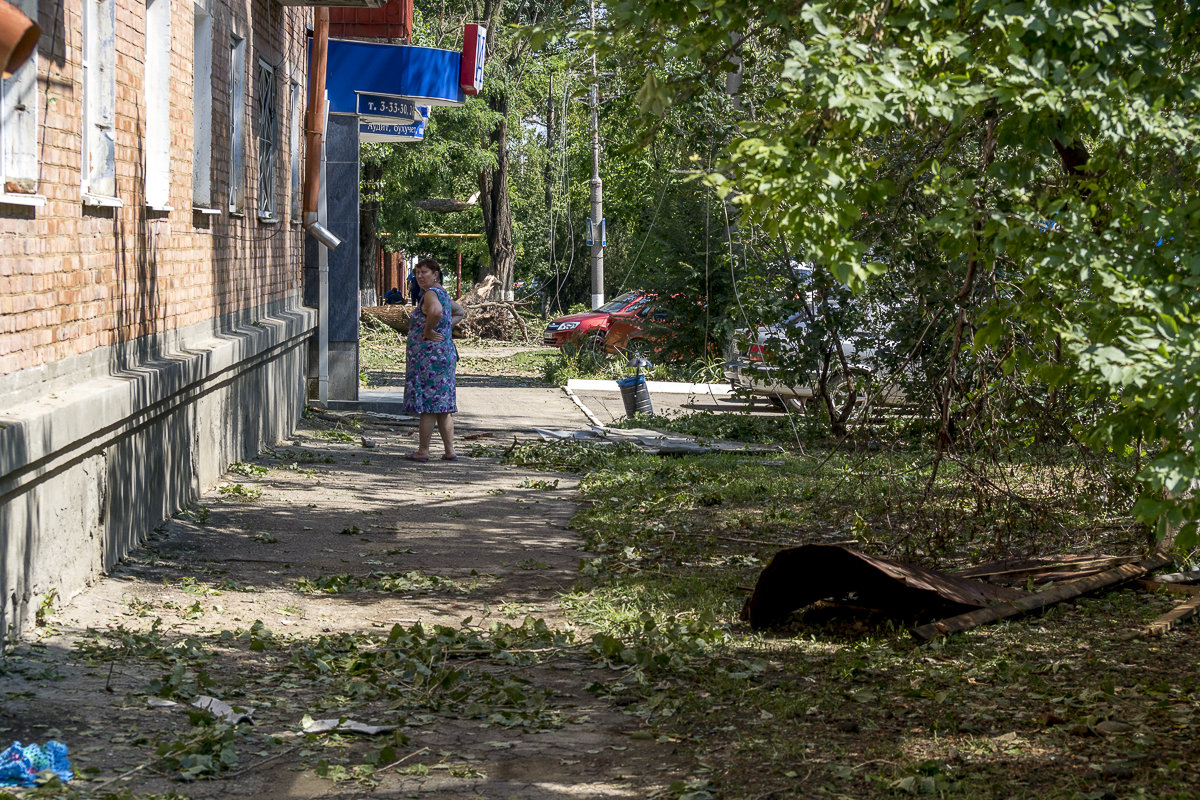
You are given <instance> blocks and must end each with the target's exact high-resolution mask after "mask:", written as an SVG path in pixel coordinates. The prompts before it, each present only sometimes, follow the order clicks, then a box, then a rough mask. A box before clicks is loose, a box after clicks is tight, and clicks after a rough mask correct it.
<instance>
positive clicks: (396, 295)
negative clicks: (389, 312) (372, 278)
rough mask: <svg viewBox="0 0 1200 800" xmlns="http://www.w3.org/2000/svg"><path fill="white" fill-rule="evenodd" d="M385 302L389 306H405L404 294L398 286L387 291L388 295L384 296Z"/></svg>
mask: <svg viewBox="0 0 1200 800" xmlns="http://www.w3.org/2000/svg"><path fill="white" fill-rule="evenodd" d="M383 302H384V303H386V304H388V305H389V306H400V305H404V292H402V291H400V289H399V288H398V287H396V286H393V287H392V288H390V289H388V290H387V294H385V295H384V296H383Z"/></svg>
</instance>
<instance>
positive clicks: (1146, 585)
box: [1138, 575, 1200, 597]
mask: <svg viewBox="0 0 1200 800" xmlns="http://www.w3.org/2000/svg"><path fill="white" fill-rule="evenodd" d="M1138 586H1141V587H1142V588H1143V589H1146V590H1147V591H1151V592H1166V593H1167V594H1181V595H1185V596H1187V597H1195V596H1196V595H1200V586H1196V585H1194V584H1191V583H1171V582H1169V581H1164V580H1163V579H1162V576H1161V575H1159V576H1158V577H1157V578H1149V579H1147V580H1140V581H1138Z"/></svg>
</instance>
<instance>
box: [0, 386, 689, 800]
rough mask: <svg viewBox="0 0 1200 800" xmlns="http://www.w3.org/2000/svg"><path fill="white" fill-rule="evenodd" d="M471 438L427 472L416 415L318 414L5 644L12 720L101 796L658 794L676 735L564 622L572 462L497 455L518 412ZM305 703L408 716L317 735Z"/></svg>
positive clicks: (4, 718)
mask: <svg viewBox="0 0 1200 800" xmlns="http://www.w3.org/2000/svg"><path fill="white" fill-rule="evenodd" d="M467 391H468V392H470V391H476V392H485V391H496V390H488V389H484V388H479V389H475V390H470V389H468V390H467ZM545 391H547V392H552V391H554V390H545ZM467 399H468V401H469V402H468V405H470V404H471V403H475V404H476V405H484V406H486V405H487V403H488V402H489V401H488V400H487V398H484V397H479V398H467ZM491 402H493V403H496V404H501V398H499V397H497V398H495V399H494V400H492V401H491ZM557 402H558V401H557V399H554V400H553V402H551V399H547V403H546V404H545V405H543V406H539V407H538V409H537V410H538V413H539V414H542V415H543V416H544V415H546V414H547V413H548V412H547V411H546V408H548V407H550V406H551V405H553V404H555V403H557ZM554 407H555V408H557V407H558V406H557V405H554ZM513 413H514V412H513V411H512V410H511V409H508V410H507V413H506V415H505V416H503V417H502V418H503V419H505V420H509V421H511V419H512V414H513ZM573 422H574V420H569V419H566V420H564V421H563V424H572V423H573ZM462 433H463V435H464V436H472V437H475V438H473V439H471V440H468V441H463V442H462V443H461V444H460V449H461V451H462V453H463V456H462V457H461V458H460V460H459V461H457V462H443V461H431V462H429V463H427V464H417V463H413V462H410V461H405V460H404V459H403V456H404V455H405V454H406V453H408V452H411V449H412V444H411V439H410V437H411V434H412V428H411V427H410V426H408V425H406V424H404V423H396V422H384V423H379V424H375V423H372V422H371V421H370V420H369V419H368V421H367V423H366V425H365V426H364V427H362V428H353V427H351V426H350V425H349V424H348V423H332V422H330V421H329V420H328V419H311V420H309V421H308V422H307V423H306V425H305V428H304V429H303V430H301V431H300V432H299V433H298V435H297V437H296V438H295V440H294V441H292V442H290V443H285V444H283V445H281V446H279V447H277V448H275V449H274V450H273V451H271V452H269V453H267V454H265V455H264V456H262V457H260V458H259V459H256V460H255V461H254V462H253V463H252V464H249V465H245V466H242V467H240V468H239V470H240V473H241V474H231V475H230V476H228V477H229V479H230V480H229V483H228V484H227V487H228V488H223V489H221V490H219V491H217V492H214V493H210V494H209V495H206V496H205V497H204V498H203V499H202V500H201V501H200V503H199V504H198V505H197V506H196V507H194V508H193V509H191V510H190V511H189V512H188V513H187V514H186V515H184V516H183V517H181V518H177V519H174V520H172V521H171V522H169V523H168V524H166V525H165V526H163V527H162V529H161V530H160V533H159V535H158V536H157V537H156V538H155V539H154V540H153V541H151V542H148V543H147V545H146V546H145V547H143V548H141V549H139V550H138V551H137V552H136V553H135V554H134V555H133V557H131V558H130V559H128V560H127V561H126V562H125V563H123V564H121V565H120V566H118V567H117V568H116V569H114V570H113V572H112V574H111V575H110V576H108V577H107V578H105V579H104V580H102V581H100V582H99V583H98V584H96V585H95V586H93V587H92V588H91V589H89V590H88V591H86V592H85V593H83V594H81V595H80V596H78V597H76V598H74V599H73V600H72V602H71V603H70V604H68V605H65V606H63V607H60V608H55V609H53V610H52V612H50V613H48V614H47V615H46V619H45V623H46V624H45V625H44V626H43V627H41V628H39V630H38V631H37V632H36V633H35V635H33V636H31V637H29V640H28V641H27V642H25V643H23V644H21V645H18V646H15V647H10V648H9V650H8V651H7V653H6V656H5V659H4V662H3V665H2V668H0V692H2V694H0V696H2V697H4V701H3V707H2V712H0V730H3V735H4V736H5V737H6V738H8V739H10V740H20V741H22V742H25V743H29V742H43V741H45V740H47V739H59V740H61V741H63V742H65V743H66V744H67V745H68V747H70V749H71V758H72V763H73V765H74V767H75V768H76V770H77V771H79V772H80V773H81V778H80V779H79V780H77V781H75V782H73V783H72V786H75V787H77V788H78V789H80V790H81V791H84V792H87V793H88V794H89V795H90V796H104V795H105V794H107V793H111V792H118V791H128V792H131V793H133V794H146V793H156V792H157V793H166V792H175V793H178V794H179V795H182V796H187V797H227V796H242V797H263V798H273V797H279V798H283V797H434V798H497V800H501V799H503V800H507V799H508V798H513V797H519V798H526V799H527V800H539V799H540V798H562V797H589V798H599V797H639V798H640V797H650V796H653V795H655V794H656V793H659V792H661V791H662V790H663V789H664V787H666V786H667V785H668V784H670V783H671V782H672V781H675V780H678V779H679V778H680V777H681V776H682V775H683V772H682V771H681V769H680V765H679V763H678V760H677V758H676V757H675V755H674V748H673V746H672V745H671V743H670V742H667V741H660V740H658V739H656V737H655V735H654V733H653V732H652V731H650V730H649V729H647V728H645V727H644V726H643V725H642V724H641V722H640V720H639V718H638V717H636V716H634V715H632V714H628V713H626V712H625V710H623V708H622V707H621V706H620V705H618V704H616V703H614V702H612V701H611V700H605V699H603V698H601V697H598V696H596V695H594V694H593V693H591V692H589V691H588V687H589V685H592V684H606V683H612V682H614V681H617V680H619V679H620V678H621V677H622V673H620V672H619V671H617V670H614V669H611V668H610V667H608V666H607V665H605V664H604V663H603V660H602V659H599V658H597V657H595V656H594V654H590V653H589V652H588V649H587V645H586V643H587V641H588V636H587V634H586V632H582V633H580V634H577V635H576V636H575V638H574V639H573V640H569V641H568V639H567V638H566V637H567V636H568V635H569V633H570V632H569V630H568V629H567V627H566V625H565V623H564V622H563V619H562V612H561V608H560V606H559V600H558V597H559V594H560V593H562V592H564V591H565V590H567V589H568V588H569V587H570V586H571V585H572V584H573V583H574V581H575V580H576V578H577V575H578V566H579V562H580V559H581V558H582V557H585V556H586V553H584V551H583V550H582V545H581V541H580V539H579V537H578V535H577V534H576V533H574V532H573V531H572V530H570V528H569V520H570V518H571V515H572V514H573V513H574V511H575V506H574V504H573V502H572V499H571V492H572V489H573V488H574V485H575V484H574V481H573V479H572V478H571V477H569V476H554V475H547V474H546V473H535V472H531V471H526V470H521V469H516V468H512V467H507V466H504V465H502V464H501V463H500V459H499V458H498V457H497V456H498V453H499V450H500V449H501V447H502V446H507V445H509V444H510V443H511V442H512V440H513V438H514V436H516V437H517V438H523V437H524V436H525V434H523V433H521V432H516V433H514V432H513V429H512V426H511V425H509V426H508V427H506V428H503V429H496V430H491V431H488V430H483V429H482V425H481V424H480V423H479V421H478V420H476V424H475V425H473V426H472V425H467V426H465V427H464V428H463V429H462ZM364 436H365V437H368V438H370V439H371V440H373V441H374V444H375V446H374V447H365V446H364V445H363V443H362V437H364ZM488 447H490V448H491V449H490V450H489V449H487V448H488ZM468 454H471V455H468ZM468 619H469V620H470V622H469V623H467V624H466V625H464V621H465V620H468ZM526 619H528V620H529V622H525V620H526ZM539 621H540V622H539ZM497 622H499V623H502V624H504V625H506V626H509V628H508V630H507V631H506V632H504V633H501V634H495V633H489V628H490V627H491V626H492V624H493V623H497ZM417 623H420V625H419V626H418V625H417ZM543 623H544V625H543ZM437 626H444V628H438V627H437ZM389 637H390V641H389ZM197 695H208V696H213V697H217V698H220V699H221V700H223V701H226V702H228V703H230V704H233V705H235V706H237V707H239V708H240V707H247V708H252V709H254V711H253V724H252V725H251V724H248V723H244V722H243V723H241V724H238V725H236V726H233V725H228V724H221V723H220V722H217V721H214V720H213V719H211V718H210V717H209V715H207V714H204V713H201V712H198V711H195V710H190V709H189V708H188V707H187V705H186V703H187V702H188V701H190V700H191V699H193V698H194V697H195V696H197ZM163 699H170V700H173V701H175V702H177V703H178V705H174V706H167V705H165V703H164V702H163ZM305 717H312V718H314V719H323V718H339V717H347V718H352V719H354V720H357V721H361V722H364V723H368V724H371V725H387V726H396V730H395V731H393V732H388V733H383V734H380V735H374V736H367V735H361V734H338V733H333V734H321V735H305V734H304V733H303V732H302V720H304V718H305ZM188 773H191V774H193V775H195V776H197V777H199V778H200V779H199V780H195V781H189V782H180V781H179V780H178V778H179V776H180V775H181V774H182V775H187V774H188Z"/></svg>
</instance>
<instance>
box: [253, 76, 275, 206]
mask: <svg viewBox="0 0 1200 800" xmlns="http://www.w3.org/2000/svg"><path fill="white" fill-rule="evenodd" d="M278 139H279V119H278V113H277V110H276V108H275V69H274V68H273V67H271V65H270V64H267V63H266V62H265V61H259V62H258V216H259V218H260V219H275V218H276V213H275V161H276V158H275V155H276V153H277V151H278V150H279V144H278Z"/></svg>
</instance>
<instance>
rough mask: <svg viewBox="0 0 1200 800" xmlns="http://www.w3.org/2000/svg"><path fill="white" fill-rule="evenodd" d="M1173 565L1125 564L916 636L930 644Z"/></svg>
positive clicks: (1158, 559) (1162, 559) (1157, 560)
mask: <svg viewBox="0 0 1200 800" xmlns="http://www.w3.org/2000/svg"><path fill="white" fill-rule="evenodd" d="M1170 563H1171V557H1170V556H1168V555H1166V554H1164V553H1155V554H1154V555H1152V556H1150V557H1149V558H1146V559H1143V560H1142V561H1139V562H1138V563H1136V564H1122V565H1121V566H1119V567H1116V568H1115V569H1110V570H1107V571H1105V572H1101V573H1099V574H1097V575H1088V576H1087V577H1086V578H1076V579H1075V580H1071V581H1063V582H1062V583H1059V584H1056V585H1054V586H1052V587H1050V588H1049V589H1046V590H1045V591H1042V592H1038V593H1037V594H1031V595H1029V596H1028V597H1023V598H1021V599H1020V600H1013V601H1011V602H1007V603H998V604H996V605H994V606H989V607H988V608H981V609H979V610H977V611H968V612H967V613H965V614H959V615H958V616H956V617H948V618H947V619H943V620H938V621H936V622H930V623H928V624H926V625H918V626H917V627H915V628H913V631H912V633H913V636H915V637H916V638H918V639H920V640H921V641H929V640H930V639H935V638H937V637H938V636H946V635H948V634H951V633H962V632H963V631H969V630H971V629H972V628H978V627H979V626H980V625H987V624H988V623H989V622H996V621H997V620H1001V619H1005V618H1007V617H1015V616H1019V615H1021V614H1028V613H1029V612H1031V611H1037V610H1038V609H1042V608H1045V607H1046V606H1052V605H1055V604H1057V603H1061V602H1063V601H1065V600H1071V599H1073V598H1076V597H1079V596H1080V595H1084V594H1087V593H1088V592H1094V591H1096V590H1097V589H1104V588H1106V587H1108V586H1115V585H1116V584H1118V583H1125V582H1126V581H1131V580H1135V579H1137V578H1141V577H1143V576H1144V575H1146V574H1148V573H1150V572H1151V571H1153V570H1156V569H1160V568H1161V567H1165V566H1166V565H1167V564H1170Z"/></svg>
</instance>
